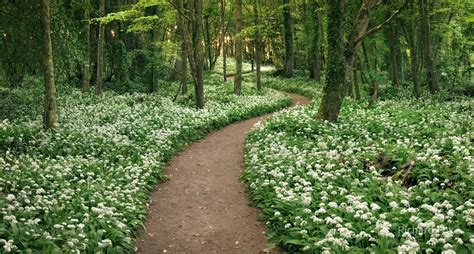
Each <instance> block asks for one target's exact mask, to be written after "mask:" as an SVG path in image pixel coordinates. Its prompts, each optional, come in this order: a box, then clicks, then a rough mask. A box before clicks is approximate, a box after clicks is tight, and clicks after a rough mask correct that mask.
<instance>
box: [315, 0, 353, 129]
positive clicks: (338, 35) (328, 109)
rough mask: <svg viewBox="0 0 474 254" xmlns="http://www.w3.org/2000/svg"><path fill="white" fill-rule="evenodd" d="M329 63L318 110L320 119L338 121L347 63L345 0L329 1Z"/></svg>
mask: <svg viewBox="0 0 474 254" xmlns="http://www.w3.org/2000/svg"><path fill="white" fill-rule="evenodd" d="M327 8H328V12H327V20H328V24H327V25H328V28H327V29H328V30H327V37H328V63H327V68H326V85H325V86H324V88H323V98H322V100H321V104H320V106H319V110H318V115H317V117H318V119H321V120H327V121H331V122H334V121H337V118H338V116H339V111H340V109H341V106H342V100H343V98H342V89H343V87H344V75H341V74H344V73H345V72H346V63H345V58H344V9H345V0H331V1H328V7H327Z"/></svg>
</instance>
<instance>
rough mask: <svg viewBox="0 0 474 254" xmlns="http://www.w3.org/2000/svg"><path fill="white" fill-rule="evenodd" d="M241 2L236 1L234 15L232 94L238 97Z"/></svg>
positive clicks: (240, 64)
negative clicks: (233, 75)
mask: <svg viewBox="0 0 474 254" xmlns="http://www.w3.org/2000/svg"><path fill="white" fill-rule="evenodd" d="M241 30H242V0H237V8H236V13H235V32H236V36H235V65H236V70H235V79H234V93H235V94H237V95H240V93H241V89H242V36H241V35H240V32H241Z"/></svg>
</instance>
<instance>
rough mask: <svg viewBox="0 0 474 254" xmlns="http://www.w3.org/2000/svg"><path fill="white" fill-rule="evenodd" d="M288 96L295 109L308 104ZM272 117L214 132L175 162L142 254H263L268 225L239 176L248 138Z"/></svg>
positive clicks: (152, 212) (155, 198) (156, 195)
mask: <svg viewBox="0 0 474 254" xmlns="http://www.w3.org/2000/svg"><path fill="white" fill-rule="evenodd" d="M289 96H290V97H291V98H292V100H293V105H295V104H307V103H308V102H309V101H308V99H307V98H305V97H303V96H300V95H296V94H289ZM268 116H269V115H265V116H261V117H256V118H252V119H249V120H246V121H242V122H239V123H235V124H231V125H229V126H227V127H225V128H223V129H221V130H218V131H216V132H213V133H211V134H209V135H208V136H207V137H206V138H205V139H203V140H201V141H198V142H195V143H193V144H191V145H190V146H189V147H188V148H186V149H185V150H184V151H183V152H181V153H179V154H177V156H176V157H174V158H173V159H172V160H170V162H169V163H168V165H167V166H166V168H165V173H166V174H167V175H169V176H170V177H171V179H170V180H169V181H167V182H164V183H160V184H159V185H158V187H157V188H156V189H155V190H154V191H153V193H152V195H151V203H150V206H149V211H148V219H147V222H146V224H145V228H144V230H142V231H141V232H140V236H139V238H138V239H137V240H136V247H137V253H150V254H157V253H263V252H262V250H263V249H264V248H265V246H266V244H267V239H266V236H265V227H264V225H262V224H261V223H260V222H259V221H258V218H259V211H258V209H257V208H255V207H252V206H250V203H249V199H248V196H247V194H246V193H245V192H244V190H245V186H244V184H242V183H241V182H240V174H241V171H242V170H243V168H244V160H243V157H244V140H245V137H246V135H247V133H248V131H249V130H250V129H251V128H252V126H253V125H254V124H255V123H257V122H258V121H262V120H264V119H265V118H266V117H268ZM275 252H277V251H275Z"/></svg>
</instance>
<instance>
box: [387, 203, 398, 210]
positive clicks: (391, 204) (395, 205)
mask: <svg viewBox="0 0 474 254" xmlns="http://www.w3.org/2000/svg"><path fill="white" fill-rule="evenodd" d="M389 205H390V207H391V208H393V209H395V208H397V207H398V204H397V202H395V201H392V202H390V203H389Z"/></svg>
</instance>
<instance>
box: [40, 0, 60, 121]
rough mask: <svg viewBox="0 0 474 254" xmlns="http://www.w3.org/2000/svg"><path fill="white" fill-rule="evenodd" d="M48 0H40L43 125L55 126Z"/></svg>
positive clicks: (54, 94) (54, 95)
mask: <svg viewBox="0 0 474 254" xmlns="http://www.w3.org/2000/svg"><path fill="white" fill-rule="evenodd" d="M50 19H51V18H50V11H49V0H41V27H42V30H43V31H42V34H43V69H44V88H45V89H44V91H45V92H44V95H45V96H44V113H43V127H44V128H45V129H46V130H47V129H50V128H56V126H57V119H56V85H55V84H54V64H53V46H52V43H51V29H50V26H49V22H50Z"/></svg>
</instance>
